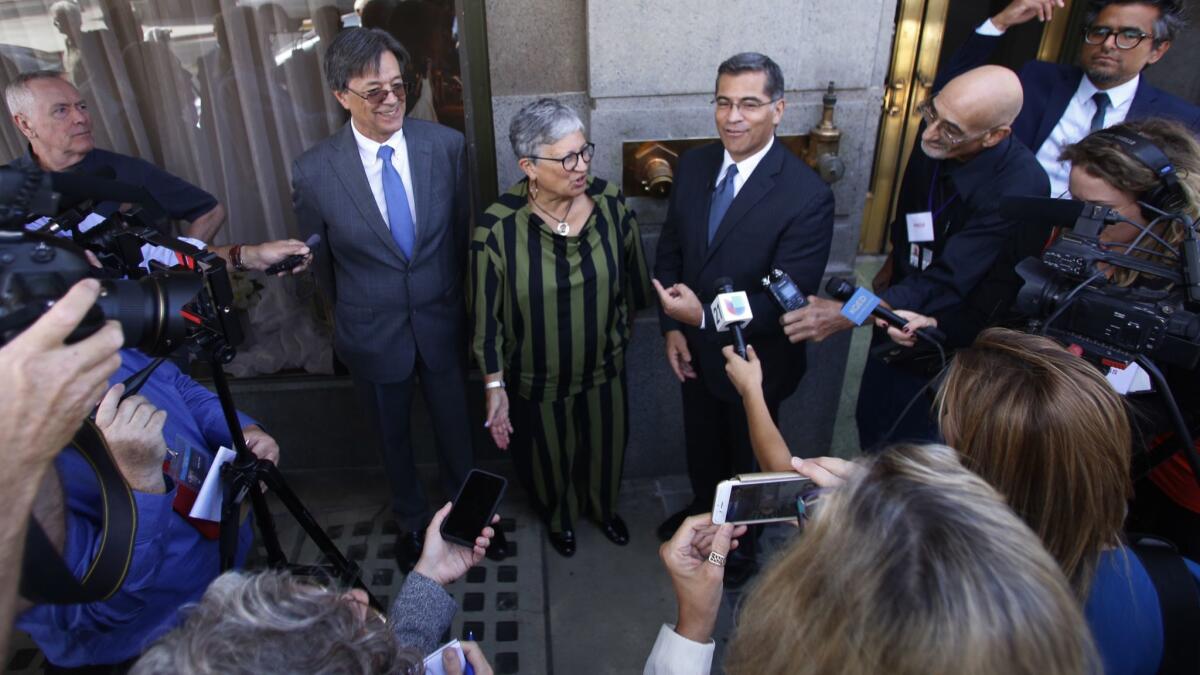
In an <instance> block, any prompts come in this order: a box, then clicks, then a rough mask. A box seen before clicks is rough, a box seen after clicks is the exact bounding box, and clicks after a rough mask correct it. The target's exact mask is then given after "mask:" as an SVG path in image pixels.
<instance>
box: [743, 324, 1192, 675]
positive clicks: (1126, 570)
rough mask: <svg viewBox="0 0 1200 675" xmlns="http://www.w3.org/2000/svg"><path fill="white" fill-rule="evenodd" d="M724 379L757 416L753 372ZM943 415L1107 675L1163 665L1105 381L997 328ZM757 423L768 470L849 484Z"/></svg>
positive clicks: (945, 389)
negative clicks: (1076, 606) (1049, 575)
mask: <svg viewBox="0 0 1200 675" xmlns="http://www.w3.org/2000/svg"><path fill="white" fill-rule="evenodd" d="M726 370H727V372H728V373H730V377H731V379H733V381H734V383H735V385H736V386H737V388H738V390H739V391H742V392H743V402H744V403H745V405H747V406H748V407H749V406H752V407H753V408H754V409H755V410H758V408H760V407H761V406H760V405H759V404H758V403H757V399H756V396H755V394H754V393H753V386H754V385H753V382H754V373H755V371H756V370H757V368H756V365H755V364H754V363H753V362H746V361H740V360H736V357H733V358H729V360H728V364H727V368H726ZM936 406H937V413H938V418H939V426H940V428H941V432H942V437H943V438H944V439H945V441H946V443H947V444H949V445H951V446H953V447H955V448H957V449H958V452H959V454H960V456H961V457H962V462H963V464H964V465H965V466H966V467H967V468H968V469H970V470H972V471H974V472H975V473H977V474H979V476H980V477H982V478H983V479H984V480H986V481H987V482H988V483H990V484H991V485H992V486H993V487H994V488H995V489H996V490H997V491H998V492H999V493H1000V494H1002V495H1004V497H1005V499H1006V500H1007V502H1008V504H1009V506H1011V507H1012V508H1013V510H1014V511H1016V513H1017V515H1019V516H1021V518H1022V519H1024V520H1025V522H1026V523H1027V524H1028V525H1029V527H1030V528H1032V529H1033V531H1034V532H1036V533H1037V535H1038V536H1039V537H1040V538H1041V540H1042V543H1043V544H1044V545H1045V547H1046V549H1047V550H1048V551H1049V552H1050V554H1051V555H1052V556H1054V558H1055V559H1056V560H1057V561H1058V564H1059V566H1060V568H1061V569H1062V571H1063V573H1064V574H1065V575H1066V577H1067V579H1068V580H1069V581H1070V583H1071V588H1072V590H1073V591H1074V594H1075V596H1076V597H1077V598H1078V600H1079V602H1080V603H1081V605H1082V606H1083V607H1084V613H1085V615H1086V617H1087V619H1088V623H1089V624H1090V625H1091V628H1092V633H1093V636H1094V637H1095V640H1096V644H1097V646H1098V647H1099V649H1100V653H1101V656H1102V657H1103V660H1104V666H1105V672H1107V673H1109V674H1112V673H1134V672H1155V670H1156V669H1157V668H1158V667H1159V665H1160V663H1161V662H1162V661H1163V658H1164V654H1165V653H1166V652H1165V647H1164V635H1165V633H1164V630H1163V623H1162V618H1161V617H1162V609H1161V605H1160V603H1159V598H1158V594H1157V592H1156V591H1155V586H1154V584H1153V582H1152V581H1151V579H1150V576H1149V575H1148V573H1147V572H1146V568H1145V567H1144V566H1143V564H1142V562H1141V561H1140V560H1139V558H1138V556H1137V555H1135V554H1134V552H1133V550H1131V549H1129V548H1126V547H1125V546H1124V545H1123V544H1122V540H1121V526H1122V521H1123V519H1124V516H1125V500H1126V498H1127V497H1128V496H1129V494H1130V489H1131V488H1130V479H1129V462H1130V443H1131V434H1130V426H1129V418H1128V415H1127V414H1126V412H1125V406H1124V403H1123V402H1122V400H1121V397H1120V396H1119V395H1118V394H1117V393H1116V391H1115V390H1114V389H1113V388H1112V386H1111V385H1110V384H1109V383H1108V381H1107V380H1106V379H1105V378H1104V376H1103V375H1102V374H1101V373H1100V371H1098V370H1097V369H1096V368H1094V367H1093V366H1092V365H1091V364H1090V363H1088V362H1087V361H1085V360H1083V359H1082V358H1080V357H1078V356H1076V355H1075V354H1072V353H1071V352H1069V351H1067V350H1066V349H1064V348H1063V347H1062V346H1061V345H1059V344H1058V343H1057V342H1055V341H1054V340H1052V339H1050V338H1047V337H1042V336H1037V335H1029V334H1026V333H1019V332H1017V331H1013V330H1009V329H1006V328H989V329H987V330H985V331H983V332H982V333H980V334H979V337H978V338H976V340H975V342H974V343H973V344H972V345H971V347H969V348H967V349H963V350H960V351H959V352H958V353H957V354H955V356H954V360H953V362H952V363H951V365H950V368H949V370H948V372H947V374H946V378H945V380H944V382H943V383H942V386H941V389H940V390H939V392H938V395H937V403H936ZM748 416H749V418H750V420H751V434H752V435H753V437H754V438H755V439H756V440H755V454H756V455H757V456H758V458H759V461H760V462H761V463H762V464H763V466H764V468H766V469H767V470H780V469H782V468H784V467H785V466H787V465H788V464H789V463H791V464H793V465H794V466H795V467H796V468H797V470H798V471H800V473H802V474H804V475H807V476H809V477H810V478H813V479H814V480H816V481H818V482H819V483H823V484H832V483H836V482H837V481H838V480H839V475H844V474H845V473H846V464H845V463H843V462H840V460H836V459H832V458H819V459H815V460H813V459H805V460H792V459H791V453H790V452H789V451H788V449H787V446H786V445H785V444H783V442H782V438H779V437H777V434H778V431H777V430H774V426H773V425H768V424H767V422H769V418H767V419H766V420H764V419H763V418H762V416H761V414H758V413H755V412H751V411H749V410H748ZM772 433H774V434H775V436H772ZM1185 564H1186V566H1187V568H1188V572H1189V573H1190V578H1191V580H1192V581H1193V583H1195V582H1196V581H1197V580H1200V567H1198V566H1196V565H1195V564H1193V563H1191V562H1190V561H1185ZM1184 576H1188V575H1186V574H1185V575H1184ZM1185 583H1186V582H1185ZM1171 590H1172V592H1173V593H1178V594H1182V595H1181V596H1180V597H1186V595H1187V594H1194V593H1195V592H1196V589H1195V588H1186V587H1184V588H1172V589H1171Z"/></svg>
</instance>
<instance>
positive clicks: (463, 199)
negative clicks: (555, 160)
mask: <svg viewBox="0 0 1200 675" xmlns="http://www.w3.org/2000/svg"><path fill="white" fill-rule="evenodd" d="M404 138H405V142H406V144H407V145H408V162H409V166H410V167H411V168H412V182H413V186H412V187H413V193H414V195H415V200H416V207H417V219H416V220H417V222H416V226H417V232H416V241H415V242H414V244H413V252H412V258H411V259H409V257H408V256H406V255H404V253H403V252H402V251H401V250H400V247H399V246H398V245H397V244H396V241H395V240H394V239H392V234H391V231H390V230H389V229H388V224H387V223H386V222H384V220H383V215H382V214H381V213H380V212H379V208H378V207H377V206H376V205H375V196H374V194H373V193H372V192H371V186H370V184H369V183H368V182H367V172H366V169H364V168H363V165H362V160H361V159H360V158H359V154H358V142H357V141H356V140H355V138H354V132H353V131H351V129H350V123H349V122H347V123H346V125H345V126H344V127H342V129H341V130H340V131H338V132H336V133H334V134H333V135H332V136H330V137H329V138H327V139H325V140H323V141H321V142H320V143H318V144H317V145H315V146H313V147H312V148H310V149H309V150H308V151H307V152H305V153H304V154H303V155H301V156H300V157H299V158H297V159H296V161H295V162H294V163H293V164H292V187H293V190H292V200H293V206H294V208H295V210H296V220H297V222H298V226H299V231H300V234H301V235H302V236H308V235H310V234H313V233H316V234H320V235H321V243H320V245H319V246H317V248H316V251H315V252H314V253H315V260H314V267H315V271H316V275H317V280H318V282H319V283H320V285H321V288H322V289H323V290H324V292H325V294H326V296H327V297H328V298H329V300H330V302H331V303H332V304H333V316H334V323H335V326H334V333H333V346H334V349H335V350H337V354H338V357H339V358H341V359H342V361H343V362H345V364H346V367H347V368H349V369H350V373H351V374H352V375H354V376H355V377H357V378H360V379H363V380H367V381H370V382H379V383H387V382H401V381H404V380H407V379H408V378H409V376H410V375H411V374H412V370H413V366H414V364H415V363H416V357H417V355H418V353H419V354H420V357H421V360H422V362H423V363H424V364H425V365H426V366H428V367H429V369H430V370H433V371H436V372H442V371H446V370H449V369H450V368H453V367H455V366H457V365H458V364H459V362H460V360H461V359H462V358H463V355H464V353H465V352H464V350H463V344H464V342H463V339H464V330H465V326H464V318H465V313H464V311H463V297H462V278H463V273H464V272H463V271H464V269H465V262H466V251H467V245H466V244H467V238H468V235H469V232H468V226H469V222H470V204H469V197H468V194H467V172H466V166H467V162H466V145H465V142H464V139H463V135H462V134H461V133H459V132H458V131H456V130H454V129H450V128H448V127H444V126H441V125H440V124H434V123H432V122H426V121H423V120H417V119H411V118H405V120H404Z"/></svg>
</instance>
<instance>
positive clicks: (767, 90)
mask: <svg viewBox="0 0 1200 675" xmlns="http://www.w3.org/2000/svg"><path fill="white" fill-rule="evenodd" d="M783 92H784V83H783V72H782V71H781V70H780V68H779V66H778V64H776V63H775V62H774V61H772V60H771V59H770V58H768V57H766V56H764V55H762V54H758V53H754V52H746V53H742V54H737V55H735V56H732V57H730V58H729V59H727V60H725V61H724V62H723V63H722V64H721V65H720V67H719V68H718V69H717V82H716V88H715V92H714V94H715V95H714V99H713V114H714V119H715V121H716V126H717V134H718V136H720V139H721V141H720V143H710V144H708V145H705V146H703V147H700V148H696V149H694V150H690V151H688V152H687V153H684V155H683V156H681V157H680V158H679V165H678V167H677V168H676V171H675V187H674V188H673V189H672V190H671V201H670V204H669V205H668V207H667V219H666V221H665V222H664V223H663V227H662V233H661V235H660V236H659V240H658V254H657V260H656V262H655V265H654V274H655V276H656V281H655V284H656V285H657V287H658V291H659V298H660V300H661V302H662V306H663V311H662V316H661V326H662V331H663V337H664V338H665V341H666V352H667V360H668V362H669V363H670V365H671V370H672V371H673V372H674V373H675V376H676V378H678V379H679V382H680V385H681V390H682V394H683V425H684V438H685V441H686V444H687V464H688V477H689V479H690V480H691V484H692V495H693V500H692V503H691V504H689V505H688V507H687V508H685V509H684V510H682V511H680V512H679V513H676V514H674V515H672V516H671V517H670V518H668V519H667V520H666V521H665V522H664V523H663V524H662V525H660V526H659V529H658V535H659V537H660V538H661V539H663V540H664V541H666V540H667V539H669V538H670V537H671V535H672V534H674V533H675V530H676V529H678V527H679V526H680V524H681V523H682V522H683V521H684V519H685V518H686V517H687V516H690V515H694V514H697V513H703V512H705V511H707V510H709V508H711V505H712V499H713V494H714V492H715V490H716V487H717V484H718V483H719V482H720V481H722V480H725V479H727V478H729V477H731V476H733V475H734V474H738V473H747V472H750V471H754V470H755V469H754V467H755V461H754V452H753V449H752V448H751V447H750V432H749V427H748V426H747V422H746V414H745V410H744V409H743V408H742V403H741V397H740V396H739V395H738V393H737V390H736V389H734V388H733V385H732V384H731V383H730V382H729V378H728V377H726V375H725V357H724V356H723V355H722V354H721V348H722V347H723V346H724V345H725V344H728V343H729V333H728V332H718V331H717V330H716V328H715V326H714V321H713V317H712V316H711V315H710V314H709V312H708V310H707V309H706V308H708V307H709V303H711V302H712V300H713V298H714V296H715V295H716V281H717V280H718V279H719V278H721V277H728V278H729V279H730V280H731V281H732V282H733V287H734V289H736V290H739V291H746V292H747V294H748V296H749V300H750V306H751V308H752V310H753V314H754V320H753V321H751V322H750V324H748V325H747V326H746V329H745V335H746V341H747V342H751V343H753V345H754V347H755V350H756V351H757V352H758V356H759V358H760V359H761V360H762V362H763V391H764V393H765V395H766V399H767V406H768V408H769V409H770V410H771V416H772V417H775V418H777V417H778V412H779V404H780V403H781V402H782V401H783V400H784V399H785V398H787V397H788V396H790V395H791V394H792V392H794V391H795V390H796V386H797V385H798V384H799V382H800V378H801V376H803V374H804V370H805V355H804V348H803V346H799V347H797V346H795V345H792V344H789V343H788V340H787V338H786V337H785V336H784V334H783V331H781V330H780V328H779V316H780V311H779V308H778V307H776V306H775V304H774V303H773V302H772V301H771V299H770V298H769V297H768V296H767V294H766V292H765V291H763V290H762V286H761V284H760V283H759V279H760V278H761V277H762V276H763V275H765V274H767V273H768V272H770V271H771V269H772V268H779V269H781V270H784V271H785V272H787V273H788V274H789V275H790V276H791V277H792V279H793V280H794V281H795V282H796V285H797V286H798V287H799V288H800V290H801V291H803V292H804V293H806V294H807V293H815V292H816V290H817V287H818V286H819V285H820V283H821V275H822V273H823V272H824V271H825V264H826V262H827V261H828V259H829V247H830V243H831V241H832V237H833V193H832V192H831V191H830V189H829V186H827V185H826V184H825V183H824V182H822V181H821V179H820V178H819V177H818V176H817V175H816V173H814V172H813V170H812V169H810V168H808V166H807V165H805V164H804V162H803V161H801V160H800V159H799V158H798V157H796V156H795V155H793V154H792V153H791V152H789V151H788V150H787V148H786V147H784V146H783V144H782V143H779V142H777V141H776V140H775V128H776V127H777V126H778V125H779V122H780V120H781V119H782V118H783V112H784V107H785V106H786V103H785V101H784V99H783ZM751 549H753V546H752V545H750V543H749V540H748V539H743V541H742V548H741V549H739V551H743V553H739V554H738V555H737V556H731V558H730V563H729V565H728V566H727V567H726V570H725V582H726V585H727V586H731V585H732V586H736V585H737V584H738V583H740V582H742V581H744V580H745V579H746V578H747V577H748V575H749V574H750V573H752V572H753V569H754V566H753V564H752V563H749V562H747V560H746V558H745V557H744V556H746V555H747V552H748V551H749V550H751Z"/></svg>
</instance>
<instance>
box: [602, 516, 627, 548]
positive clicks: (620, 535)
mask: <svg viewBox="0 0 1200 675" xmlns="http://www.w3.org/2000/svg"><path fill="white" fill-rule="evenodd" d="M599 525H600V531H601V532H603V533H604V536H606V537H608V540H609V541H611V542H612V543H614V544H616V545H617V546H624V545H625V544H628V543H629V528H628V527H626V526H625V521H624V520H621V516H618V515H617V514H615V513H614V514H612V518H609V519H608V520H602V521H600V523H599Z"/></svg>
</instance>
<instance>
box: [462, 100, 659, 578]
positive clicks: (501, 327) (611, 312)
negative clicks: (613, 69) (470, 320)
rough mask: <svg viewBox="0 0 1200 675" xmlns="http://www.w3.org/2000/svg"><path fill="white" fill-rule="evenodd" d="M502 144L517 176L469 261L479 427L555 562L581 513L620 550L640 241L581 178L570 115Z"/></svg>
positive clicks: (541, 105) (578, 139)
mask: <svg viewBox="0 0 1200 675" xmlns="http://www.w3.org/2000/svg"><path fill="white" fill-rule="evenodd" d="M509 141H510V142H511V143H512V147H513V152H514V153H515V154H516V156H517V163H518V165H519V166H520V167H521V171H523V172H524V173H525V178H524V179H522V180H521V181H520V182H518V183H517V184H516V185H514V186H513V187H512V188H511V189H509V191H508V192H506V193H505V194H504V195H502V196H501V197H500V199H499V200H498V201H497V202H496V203H495V204H492V206H491V207H489V208H488V210H487V212H486V213H485V214H484V216H483V219H482V221H481V222H480V225H479V227H477V228H476V229H475V236H474V239H473V241H472V242H471V252H470V255H471V265H470V269H471V285H472V288H473V299H472V306H473V315H474V324H475V331H474V343H473V346H474V351H475V357H476V359H478V361H479V366H480V368H481V369H482V371H483V373H484V382H485V384H484V391H485V395H486V397H487V416H488V419H487V426H488V429H489V430H490V432H491V435H492V439H493V440H494V441H495V442H496V445H497V446H499V447H500V448H508V447H509V446H510V443H511V447H512V453H513V462H514V464H516V467H517V472H518V474H519V475H520V477H521V480H522V482H524V483H525V486H526V488H527V489H528V491H529V492H530V494H532V495H533V496H534V497H535V498H536V501H537V503H538V505H539V506H540V510H541V513H542V516H543V517H544V518H545V520H546V524H547V527H548V529H549V531H550V543H551V544H552V545H553V546H554V548H555V550H557V551H558V552H559V553H560V554H562V555H564V556H568V557H569V556H571V555H574V553H575V532H574V529H573V528H574V522H575V520H576V518H577V517H578V515H579V512H580V511H582V512H583V513H584V514H587V515H590V516H591V517H592V518H594V519H595V520H597V521H598V523H599V525H600V528H601V530H602V531H603V532H604V535H605V536H606V537H608V538H609V539H610V540H611V541H612V542H613V543H615V544H618V545H622V546H623V545H625V544H626V543H628V542H629V530H628V528H627V527H626V525H625V523H624V521H622V520H621V517H620V516H619V515H617V513H616V511H615V506H616V502H617V491H618V488H619V486H620V482H621V468H622V464H623V460H624V454H625V445H626V441H627V439H628V433H629V430H628V426H627V424H626V418H627V414H628V405H627V401H626V379H625V349H626V347H627V346H628V345H629V338H630V334H631V331H632V328H633V318H634V315H635V313H636V312H637V310H638V309H640V308H642V307H645V306H647V305H648V303H649V300H650V297H651V290H650V283H649V275H648V274H647V271H646V261H645V255H644V254H643V252H642V240H641V234H640V232H639V229H638V225H637V221H636V220H635V218H634V214H633V211H632V210H631V209H630V208H629V207H628V206H627V205H626V203H625V197H624V196H623V195H622V194H621V191H620V189H619V188H618V187H617V185H615V184H613V183H609V182H607V181H605V180H602V179H600V178H596V177H593V176H589V175H588V170H589V169H590V168H591V162H592V153H593V152H594V150H595V146H594V145H593V144H592V143H590V142H588V140H587V138H586V137H585V136H584V127H583V122H582V121H580V119H579V116H578V115H576V114H575V112H574V111H573V110H571V109H570V108H568V107H567V106H565V105H563V104H562V103H560V102H559V101H556V100H554V99H549V98H545V99H541V100H539V101H535V102H533V103H530V104H529V105H527V106H525V107H524V108H522V109H521V111H520V112H518V113H517V115H516V117H514V118H513V121H512V124H511V125H510V127H509ZM506 378H507V384H506ZM507 385H511V387H510V388H506V387H507ZM510 389H511V396H510ZM576 486H586V488H585V489H586V490H587V492H586V494H580V493H579V492H577V487H576ZM578 489H584V488H578Z"/></svg>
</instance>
